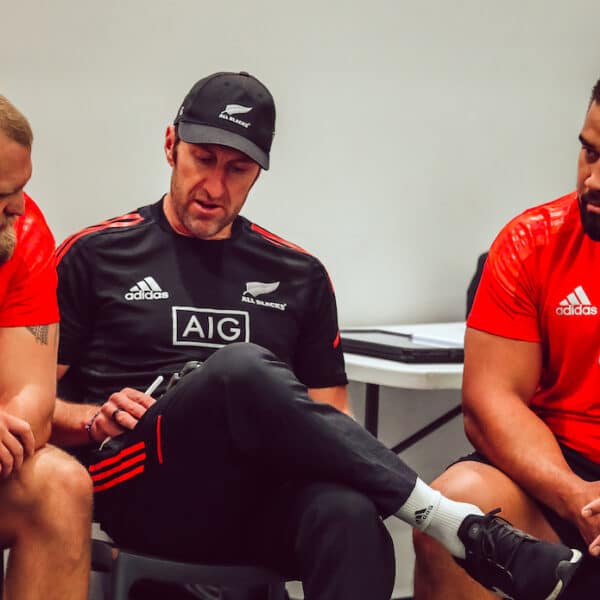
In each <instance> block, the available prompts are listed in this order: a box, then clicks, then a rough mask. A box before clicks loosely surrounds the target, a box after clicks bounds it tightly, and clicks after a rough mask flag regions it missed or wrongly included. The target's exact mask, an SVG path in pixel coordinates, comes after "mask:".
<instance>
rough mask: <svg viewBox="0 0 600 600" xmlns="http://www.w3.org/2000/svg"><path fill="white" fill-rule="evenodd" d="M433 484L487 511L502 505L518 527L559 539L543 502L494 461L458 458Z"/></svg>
mask: <svg viewBox="0 0 600 600" xmlns="http://www.w3.org/2000/svg"><path fill="white" fill-rule="evenodd" d="M431 486H432V487H433V488H435V489H437V490H439V491H440V492H442V494H444V495H445V496H448V497H449V498H452V499H453V500H458V501H462V502H470V503H471V504H475V505H476V506H479V507H480V508H481V510H483V511H484V512H487V511H490V510H493V509H494V508H497V507H501V508H502V512H501V513H500V515H499V516H501V517H502V518H504V519H506V520H507V521H509V522H510V523H512V524H513V525H514V526H515V527H518V528H519V529H522V530H523V531H526V532H527V533H530V534H532V535H534V536H536V537H539V538H541V539H545V540H548V541H559V538H558V535H557V534H556V532H555V531H554V529H553V528H552V527H551V526H550V524H549V523H548V521H547V519H546V517H545V516H544V513H543V511H542V509H541V508H540V505H539V504H538V503H537V502H536V501H535V500H534V499H533V498H531V496H529V495H527V494H526V493H525V491H524V490H523V489H522V488H520V487H519V486H518V485H517V484H516V483H515V482H514V481H512V480H511V479H510V478H509V477H508V476H507V475H505V474H504V473H503V472H502V471H500V470H499V469H497V468H496V467H493V466H492V465H489V464H484V463H481V462H477V461H471V460H467V461H461V462H457V463H455V464H453V465H452V466H451V467H449V468H448V470H446V471H445V472H444V473H442V474H441V475H440V476H439V477H438V478H437V479H436V480H435V481H433V482H432V484H431Z"/></svg>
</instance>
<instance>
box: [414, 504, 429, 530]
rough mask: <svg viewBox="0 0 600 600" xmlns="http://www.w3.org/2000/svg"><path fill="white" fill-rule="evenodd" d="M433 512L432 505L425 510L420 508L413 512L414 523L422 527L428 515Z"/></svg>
mask: <svg viewBox="0 0 600 600" xmlns="http://www.w3.org/2000/svg"><path fill="white" fill-rule="evenodd" d="M432 510H433V504H430V505H429V506H428V507H427V508H420V509H419V510H415V521H416V523H417V525H422V524H423V523H425V521H426V520H427V517H428V516H429V513H431V511H432Z"/></svg>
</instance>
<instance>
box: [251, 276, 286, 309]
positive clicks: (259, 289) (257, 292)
mask: <svg viewBox="0 0 600 600" xmlns="http://www.w3.org/2000/svg"><path fill="white" fill-rule="evenodd" d="M278 288H279V281H272V282H270V283H266V282H263V281H248V282H246V291H245V292H244V293H243V294H242V302H246V303H247V304H254V305H256V306H264V307H266V308H274V309H276V310H285V308H286V306H287V302H285V303H282V302H272V301H270V300H264V299H263V298H258V296H266V295H267V294H272V293H273V292H275V291H276V290H277V289H278Z"/></svg>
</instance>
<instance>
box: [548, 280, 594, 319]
mask: <svg viewBox="0 0 600 600" xmlns="http://www.w3.org/2000/svg"><path fill="white" fill-rule="evenodd" d="M556 314H557V315H560V316H561V317H563V316H564V317H570V316H573V315H577V316H580V315H583V316H595V315H597V314H598V308H597V307H596V306H592V303H591V302H590V299H589V298H588V295H587V294H586V293H585V291H584V289H583V286H581V285H578V286H577V287H576V288H575V289H574V290H573V291H572V292H571V293H570V294H567V297H566V298H565V299H564V300H561V301H560V302H559V305H558V306H557V307H556Z"/></svg>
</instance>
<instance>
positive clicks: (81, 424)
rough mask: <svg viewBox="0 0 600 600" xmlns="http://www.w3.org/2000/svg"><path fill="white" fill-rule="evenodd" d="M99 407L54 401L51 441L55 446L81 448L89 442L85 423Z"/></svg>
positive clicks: (58, 399)
mask: <svg viewBox="0 0 600 600" xmlns="http://www.w3.org/2000/svg"><path fill="white" fill-rule="evenodd" d="M99 408H100V407H98V406H95V405H93V404H75V403H72V402H65V401H64V400H61V399H60V398H57V399H56V406H55V409H54V419H53V421H52V435H51V438H50V439H51V441H52V443H54V444H56V445H57V446H63V447H69V446H83V445H84V444H87V443H89V442H90V436H89V434H88V432H87V431H86V429H85V426H86V423H88V422H89V420H90V419H91V418H92V417H93V416H94V414H95V413H96V412H97V411H98V409H99Z"/></svg>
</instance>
